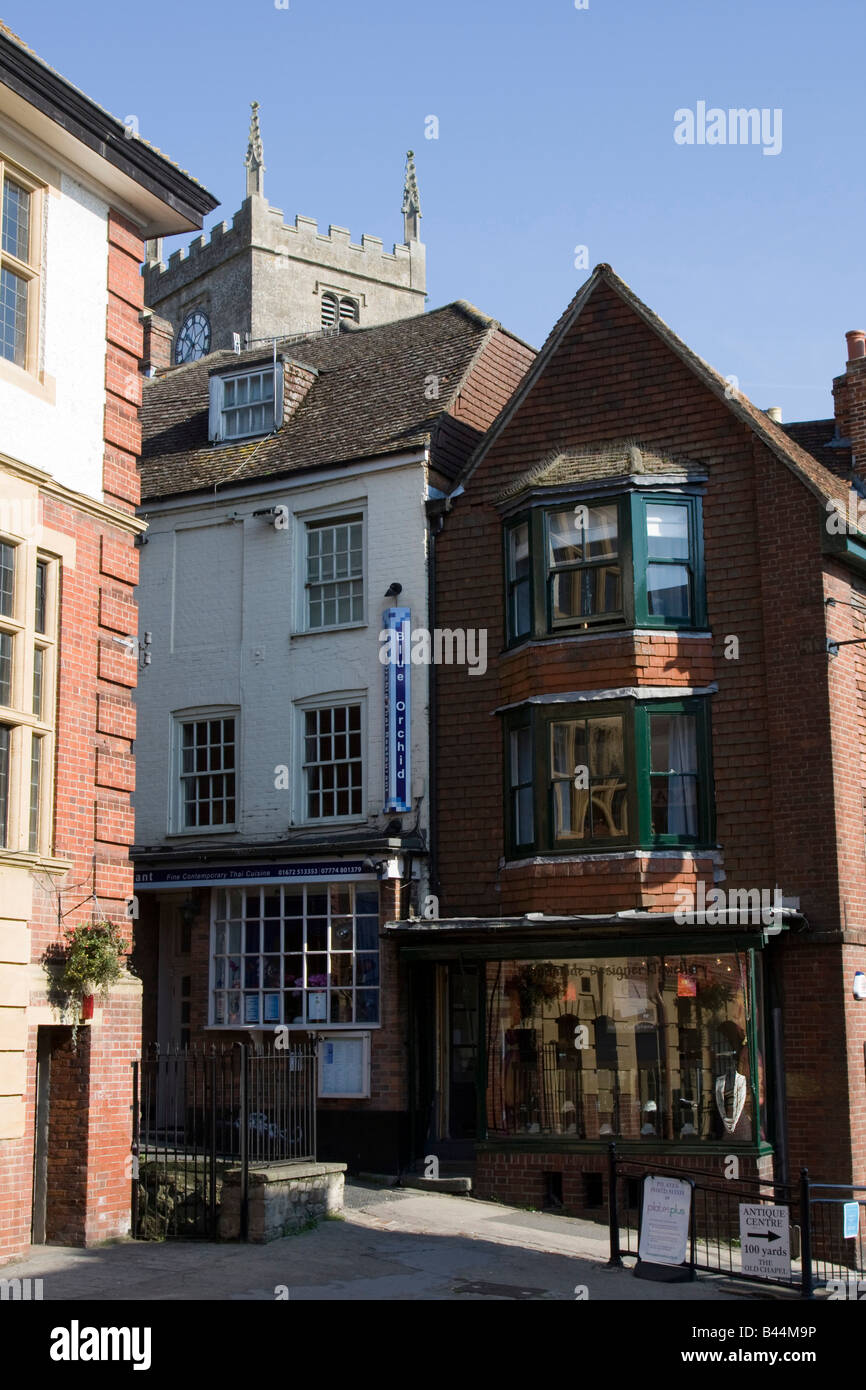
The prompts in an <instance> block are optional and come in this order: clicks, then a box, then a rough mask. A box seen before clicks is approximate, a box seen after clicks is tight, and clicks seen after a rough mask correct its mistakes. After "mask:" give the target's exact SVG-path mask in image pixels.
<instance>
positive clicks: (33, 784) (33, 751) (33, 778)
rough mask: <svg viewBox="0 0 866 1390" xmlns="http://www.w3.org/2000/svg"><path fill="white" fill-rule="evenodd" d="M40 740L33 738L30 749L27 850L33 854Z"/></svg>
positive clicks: (37, 803)
mask: <svg viewBox="0 0 866 1390" xmlns="http://www.w3.org/2000/svg"><path fill="white" fill-rule="evenodd" d="M42 743H43V740H42V739H41V738H36V737H35V735H34V737H33V741H32V743H31V747H30V838H29V849H30V853H31V854H35V853H36V851H37V850H38V848H39V789H40V782H41V777H42Z"/></svg>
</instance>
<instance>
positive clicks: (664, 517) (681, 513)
mask: <svg viewBox="0 0 866 1390" xmlns="http://www.w3.org/2000/svg"><path fill="white" fill-rule="evenodd" d="M646 531H647V554H648V555H649V557H650V559H651V560H688V558H689V509H688V507H686V506H683V505H682V504H681V503H670V504H668V503H660V502H652V503H650V502H648V503H647V508H646Z"/></svg>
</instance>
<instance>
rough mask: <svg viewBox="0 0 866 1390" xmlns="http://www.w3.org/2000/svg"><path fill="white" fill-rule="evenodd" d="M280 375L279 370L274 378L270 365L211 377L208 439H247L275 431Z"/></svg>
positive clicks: (278, 413) (279, 403) (278, 422)
mask: <svg viewBox="0 0 866 1390" xmlns="http://www.w3.org/2000/svg"><path fill="white" fill-rule="evenodd" d="M279 367H280V368H281V367H282V364H281V363H280V364H279ZM282 376H283V373H282V370H279V369H278V370H277V373H276V377H275V375H274V368H273V365H272V364H270V365H268V366H267V367H257V368H256V369H255V370H254V371H247V372H232V373H231V375H226V376H212V377H211V379H210V431H209V433H210V437H211V439H212V440H221V439H225V440H228V439H250V438H252V437H254V436H255V435H260V434H269V433H270V431H271V430H273V429H276V428H277V426H278V425H279V424H280V412H281V408H282V407H281V398H282V392H281V385H282ZM275 386H276V391H275V389H274V388H275Z"/></svg>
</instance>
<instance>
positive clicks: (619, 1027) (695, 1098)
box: [486, 951, 765, 1145]
mask: <svg viewBox="0 0 866 1390" xmlns="http://www.w3.org/2000/svg"><path fill="white" fill-rule="evenodd" d="M753 957H754V953H753V952H751V951H739V952H729V953H725V954H705V955H682V956H680V955H677V956H671V955H664V956H662V955H636V956H627V957H595V958H589V959H586V960H559V959H551V960H511V961H491V962H489V963H488V965H487V983H486V989H487V999H486V1009H487V1029H486V1031H487V1044H488V1046H487V1096H486V1114H487V1133H488V1137H489V1138H495V1137H505V1136H512V1137H513V1136H520V1137H527V1136H532V1135H561V1136H563V1137H572V1138H574V1139H578V1140H602V1141H605V1140H606V1141H608V1142H610V1140H612V1139H621V1140H632V1141H637V1142H644V1143H648V1144H649V1143H658V1142H671V1143H676V1144H696V1143H718V1144H728V1145H730V1144H751V1143H753V1142H756V1141H757V1140H758V1139H759V1138H765V1135H764V1132H763V1126H762V1123H761V1117H760V1110H761V1109H762V1107H763V1104H764V1097H763V1087H764V1079H763V1078H764V1067H763V1049H762V1046H761V1042H760V1039H761V1019H760V1016H759V1015H760V990H759V989H758V988H756V983H755V980H756V973H757V972H756V971H755V969H754V959H753Z"/></svg>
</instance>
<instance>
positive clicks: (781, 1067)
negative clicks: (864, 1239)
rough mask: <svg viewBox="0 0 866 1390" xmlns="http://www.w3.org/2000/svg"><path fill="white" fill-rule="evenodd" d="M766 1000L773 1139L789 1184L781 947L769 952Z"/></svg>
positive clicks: (780, 1174)
mask: <svg viewBox="0 0 866 1390" xmlns="http://www.w3.org/2000/svg"><path fill="white" fill-rule="evenodd" d="M765 959H766V966H767V968H766V975H765V983H766V1001H767V1003H768V1005H769V1014H770V1034H771V1038H770V1045H771V1048H772V1057H773V1139H774V1147H775V1150H776V1160H777V1161H776V1180H777V1182H779V1183H785V1184H787V1182H788V1179H789V1177H790V1171H791V1169H790V1153H789V1149H788V1113H787V1112H788V1104H787V1094H786V1088H785V1054H784V1037H783V1034H782V981H781V967H782V962H781V959H780V956H779V952H778V950H773V949H772V948H770V949H769V950H768V951H767V952H766V957H765Z"/></svg>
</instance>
